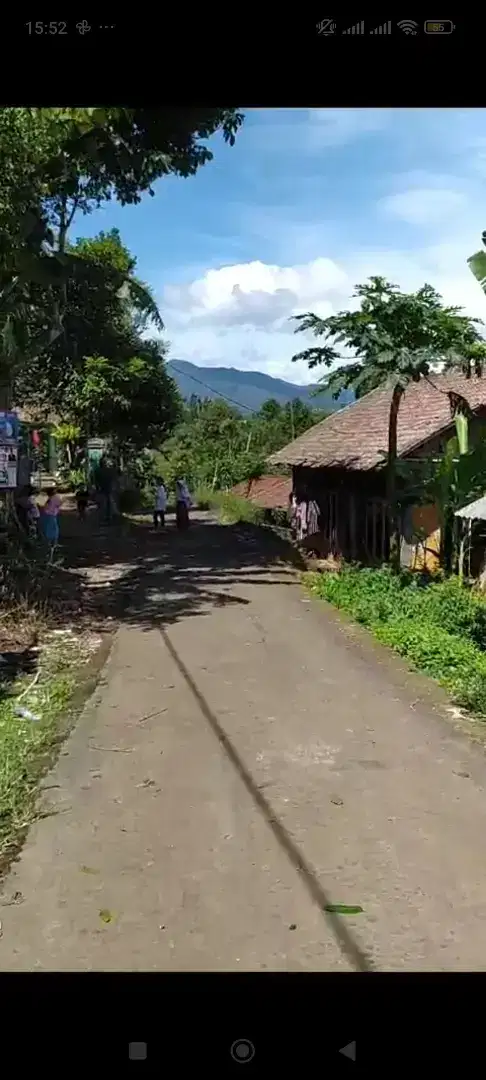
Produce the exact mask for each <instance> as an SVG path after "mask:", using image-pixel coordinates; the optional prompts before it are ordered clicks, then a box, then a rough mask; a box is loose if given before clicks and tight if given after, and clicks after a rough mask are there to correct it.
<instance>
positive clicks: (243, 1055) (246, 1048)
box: [230, 1039, 255, 1065]
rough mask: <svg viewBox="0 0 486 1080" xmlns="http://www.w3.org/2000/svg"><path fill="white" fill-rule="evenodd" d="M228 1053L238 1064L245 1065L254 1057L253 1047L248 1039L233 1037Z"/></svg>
mask: <svg viewBox="0 0 486 1080" xmlns="http://www.w3.org/2000/svg"><path fill="white" fill-rule="evenodd" d="M230 1054H231V1057H232V1058H233V1061H237V1062H238V1064H239V1065H246V1064H247V1062H248V1061H251V1060H252V1058H254V1057H255V1047H254V1046H253V1043H252V1042H250V1040H249V1039H235V1041H234V1043H232V1045H231V1049H230Z"/></svg>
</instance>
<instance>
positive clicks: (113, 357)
mask: <svg viewBox="0 0 486 1080" xmlns="http://www.w3.org/2000/svg"><path fill="white" fill-rule="evenodd" d="M73 250H75V251H76V255H77V258H78V260H79V264H80V266H81V265H84V266H85V269H84V271H83V272H82V273H80V274H79V275H77V276H75V277H74V276H73V277H71V278H70V279H69V280H68V281H67V287H66V298H65V312H64V333H63V335H62V336H61V337H59V338H57V340H56V341H55V342H54V343H53V344H52V345H51V347H50V348H49V349H47V350H46V352H45V354H44V355H43V357H42V358H41V362H37V363H36V362H32V363H31V364H30V365H29V368H28V369H25V370H24V369H22V368H21V369H20V371H19V372H18V374H17V380H16V391H17V399H18V400H22V401H23V402H24V403H27V404H29V405H30V406H31V407H35V408H36V409H37V411H42V410H44V411H45V412H49V411H51V412H52V411H55V412H56V413H57V415H58V416H59V418H60V419H61V420H62V422H63V428H65V427H66V425H67V426H68V427H73V426H74V427H75V428H77V429H78V433H79V440H80V441H81V442H83V441H85V440H86V438H87V437H88V436H93V435H102V436H106V435H109V436H111V437H112V438H113V440H114V441H116V443H117V444H118V446H119V447H120V449H121V448H123V451H124V453H125V455H127V454H128V453H135V452H137V451H139V450H141V449H142V448H144V447H151V446H153V445H156V444H157V443H160V442H161V441H162V440H163V439H164V438H166V437H167V435H168V434H169V432H170V430H171V428H172V427H173V425H174V423H175V421H176V420H177V419H178V416H179V396H178V393H177V390H176V387H175V384H174V382H173V380H172V379H171V378H170V377H169V375H168V374H167V371H166V369H165V353H166V349H165V346H164V345H163V343H161V342H158V341H150V340H149V339H148V338H147V336H146V333H147V330H149V329H150V325H151V324H152V325H153V326H154V327H155V328H157V329H161V327H162V321H161V318H160V315H159V313H158V309H157V305H156V304H155V301H154V300H153V298H152V296H151V294H150V290H148V289H147V288H146V286H144V285H143V283H141V282H140V281H139V280H138V279H137V278H136V276H135V266H136V260H135V259H134V257H133V256H132V255H131V253H130V252H129V250H128V248H126V247H125V245H124V244H123V243H122V240H121V237H120V234H119V232H118V230H116V229H112V230H111V231H110V232H109V233H104V232H101V233H99V235H98V236H96V237H94V238H93V239H91V240H80V241H78V242H77V243H76V245H74V249H73Z"/></svg>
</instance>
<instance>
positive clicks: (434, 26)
mask: <svg viewBox="0 0 486 1080" xmlns="http://www.w3.org/2000/svg"><path fill="white" fill-rule="evenodd" d="M455 29H456V28H455V26H454V23H453V22H451V20H450V19H440V20H439V19H437V20H435V21H434V20H433V19H428V20H427V22H426V23H424V30H425V33H426V34H452V31H453V30H455Z"/></svg>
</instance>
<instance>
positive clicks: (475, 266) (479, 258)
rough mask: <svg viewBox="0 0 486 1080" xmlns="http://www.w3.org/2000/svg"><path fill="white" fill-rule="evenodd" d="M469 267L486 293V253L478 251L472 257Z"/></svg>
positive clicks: (468, 261) (468, 262)
mask: <svg viewBox="0 0 486 1080" xmlns="http://www.w3.org/2000/svg"><path fill="white" fill-rule="evenodd" d="M467 265H468V266H469V269H470V270H471V272H472V273H473V274H474V277H475V278H476V281H479V284H480V286H481V288H482V290H483V292H486V251H477V252H476V254H475V255H471V257H470V258H469V259H468V260H467Z"/></svg>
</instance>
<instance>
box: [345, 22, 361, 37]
mask: <svg viewBox="0 0 486 1080" xmlns="http://www.w3.org/2000/svg"><path fill="white" fill-rule="evenodd" d="M364 32H365V25H364V19H362V20H361V22H359V23H355V24H354V26H350V27H349V30H343V34H364Z"/></svg>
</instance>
